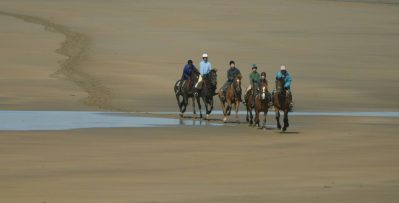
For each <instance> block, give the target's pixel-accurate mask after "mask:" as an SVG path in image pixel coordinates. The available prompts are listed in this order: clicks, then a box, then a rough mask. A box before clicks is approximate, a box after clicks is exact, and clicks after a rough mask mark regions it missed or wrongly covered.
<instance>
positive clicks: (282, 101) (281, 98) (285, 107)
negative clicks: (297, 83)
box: [273, 78, 290, 132]
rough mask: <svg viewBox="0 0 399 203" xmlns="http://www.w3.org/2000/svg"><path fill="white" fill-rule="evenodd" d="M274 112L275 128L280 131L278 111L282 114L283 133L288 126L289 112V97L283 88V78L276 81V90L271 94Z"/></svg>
mask: <svg viewBox="0 0 399 203" xmlns="http://www.w3.org/2000/svg"><path fill="white" fill-rule="evenodd" d="M273 104H274V110H275V112H276V120H277V128H278V129H279V130H281V124H280V111H283V112H284V126H283V129H282V132H285V131H286V130H287V128H288V126H289V123H288V112H289V110H290V95H289V92H288V91H286V90H285V88H284V78H280V79H279V80H276V90H275V92H274V94H273Z"/></svg>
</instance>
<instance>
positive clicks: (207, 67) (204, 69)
mask: <svg viewBox="0 0 399 203" xmlns="http://www.w3.org/2000/svg"><path fill="white" fill-rule="evenodd" d="M211 70H212V65H211V63H210V62H209V61H206V62H205V61H201V62H200V70H199V72H200V74H201V75H202V76H204V75H206V74H208V73H209V72H210V71H211Z"/></svg>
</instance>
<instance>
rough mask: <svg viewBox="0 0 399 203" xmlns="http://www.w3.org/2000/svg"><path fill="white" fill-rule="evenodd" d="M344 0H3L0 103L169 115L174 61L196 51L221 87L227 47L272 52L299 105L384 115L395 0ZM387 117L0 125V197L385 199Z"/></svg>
mask: <svg viewBox="0 0 399 203" xmlns="http://www.w3.org/2000/svg"><path fill="white" fill-rule="evenodd" d="M357 2H359V1H357ZM357 2H345V1H313V0H301V1H289V0H287V1H280V0H279V1H277V0H271V1H251V2H250V3H249V2H242V1H202V2H201V3H199V2H198V1H184V2H182V1H177V0H171V1H112V2H111V1H94V0H87V1H64V0H57V1H47V0H43V1H28V0H18V1H15V0H3V1H1V2H0V26H1V29H0V42H1V43H2V45H3V46H1V47H0V72H1V74H0V78H1V80H0V83H1V85H0V109H1V110H84V111H98V110H106V111H122V112H136V111H137V112H160V111H161V112H162V111H165V112H174V111H176V110H177V107H176V101H175V98H174V96H173V90H172V86H173V84H174V82H175V80H177V79H178V78H179V77H180V74H181V69H182V67H183V65H184V62H185V61H186V60H187V59H189V58H192V59H193V60H194V61H196V64H198V62H199V60H200V58H199V57H200V55H201V53H202V51H207V52H208V53H209V54H210V60H211V62H212V63H213V65H214V67H216V68H217V69H218V70H219V78H218V84H219V86H220V85H222V84H223V82H224V80H225V72H226V70H227V66H226V64H227V62H228V61H229V60H231V59H234V60H236V62H237V65H238V67H240V68H241V70H242V71H243V72H244V74H245V76H247V75H246V74H247V73H248V72H249V71H248V69H249V67H250V64H252V63H257V64H258V65H259V67H260V71H266V72H267V73H268V79H269V80H272V78H273V77H272V75H273V74H274V72H275V71H276V70H277V69H278V67H279V65H281V64H285V65H287V67H288V69H289V71H290V72H291V73H292V75H293V77H294V83H293V91H294V99H295V102H296V103H295V104H296V110H298V111H316V112H320V111H321V112H330V111H341V112H344V111H351V112H352V111H395V112H398V111H399V92H398V91H396V88H397V87H399V80H398V79H397V75H398V73H399V71H398V69H397V67H398V64H399V59H398V57H397V56H398V55H399V48H398V47H399V35H398V33H399V26H398V25H399V7H398V6H397V5H396V4H394V3H393V4H392V3H384V4H375V3H371V4H370V3H357ZM204 14H206V15H204ZM246 85H247V81H246V80H244V86H246ZM215 105H216V108H217V109H219V106H220V105H219V104H218V103H216V104H215ZM188 111H191V109H190V108H189V109H188ZM147 116H148V115H147ZM214 116H217V115H214ZM162 117H170V116H169V115H163V116H162ZM241 121H244V119H243V118H241ZM398 121H399V120H398V119H397V118H392V117H391V118H381V117H314V116H312V117H309V116H295V117H291V118H290V122H291V126H290V128H289V129H288V130H289V131H288V133H287V134H280V133H279V132H278V131H277V130H276V129H269V130H267V131H263V130H257V129H252V128H248V127H247V126H246V124H234V123H232V124H228V125H226V126H224V127H211V126H207V127H204V126H191V127H188V126H177V127H168V128H116V129H86V130H69V131H42V132H41V131H35V132H7V131H1V132H0V151H1V153H0V180H1V181H0V197H1V202H3V201H4V202H96V203H98V202H267V201H270V202H397V200H398V198H399V197H398V194H399V173H398V172H397V171H399V170H398V167H399V165H398V163H399V162H398V157H399V156H398V155H399V151H398V149H399V140H398V138H397V136H396V135H397V134H398V132H399V129H398V126H399V122H398ZM268 124H270V125H275V121H274V120H273V119H269V121H268Z"/></svg>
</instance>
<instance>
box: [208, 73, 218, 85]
mask: <svg viewBox="0 0 399 203" xmlns="http://www.w3.org/2000/svg"><path fill="white" fill-rule="evenodd" d="M217 77H218V76H217V70H216V69H212V70H211V72H209V79H210V81H211V85H212V86H215V87H216V85H217V79H218V78H217Z"/></svg>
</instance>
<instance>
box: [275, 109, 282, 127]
mask: <svg viewBox="0 0 399 203" xmlns="http://www.w3.org/2000/svg"><path fill="white" fill-rule="evenodd" d="M274 108H276V107H274ZM276 121H277V128H278V129H279V130H281V124H280V109H279V108H276Z"/></svg>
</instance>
